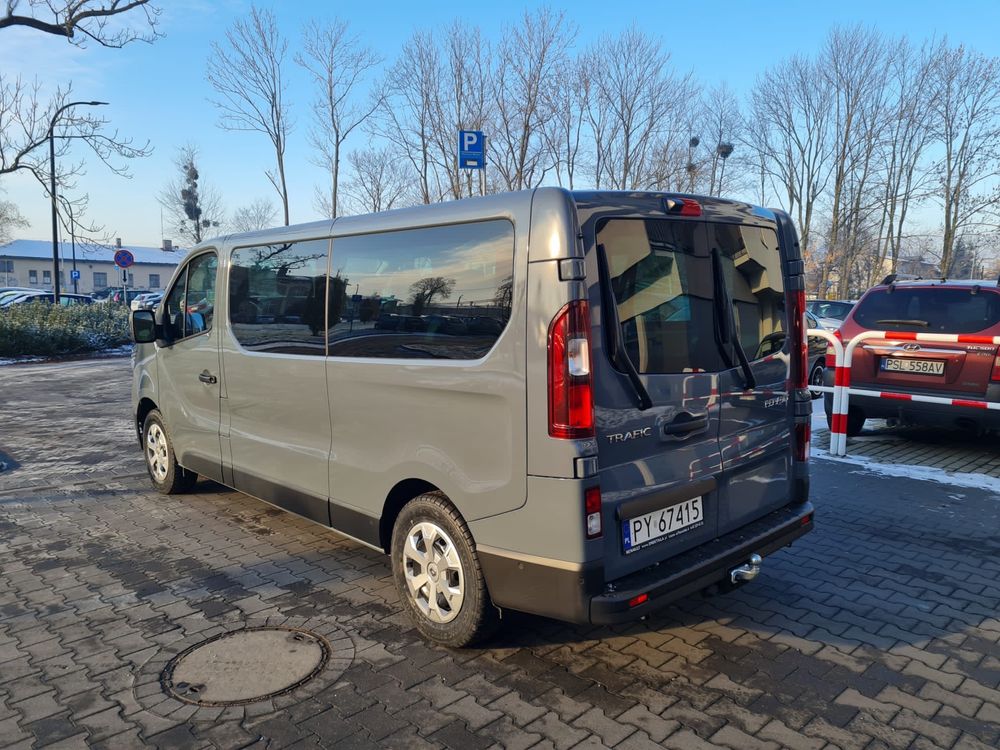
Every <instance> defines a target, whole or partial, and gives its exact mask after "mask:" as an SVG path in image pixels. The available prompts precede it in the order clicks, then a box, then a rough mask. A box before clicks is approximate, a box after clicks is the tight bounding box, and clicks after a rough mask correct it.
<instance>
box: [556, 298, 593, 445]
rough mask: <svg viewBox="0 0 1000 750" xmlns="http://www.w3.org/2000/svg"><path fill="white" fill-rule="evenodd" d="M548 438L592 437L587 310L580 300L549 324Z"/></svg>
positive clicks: (568, 306) (591, 395)
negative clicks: (549, 436)
mask: <svg viewBox="0 0 1000 750" xmlns="http://www.w3.org/2000/svg"><path fill="white" fill-rule="evenodd" d="M549 435H551V436H552V437H555V438H564V439H569V440H578V439H580V438H590V437H593V436H594V397H593V387H592V380H591V369H590V307H589V305H588V304H587V303H586V302H585V301H584V300H574V301H573V302H570V303H569V304H568V305H566V306H565V307H564V308H563V309H562V310H560V311H559V314H558V315H556V317H555V318H554V319H553V320H552V323H551V324H550V325H549Z"/></svg>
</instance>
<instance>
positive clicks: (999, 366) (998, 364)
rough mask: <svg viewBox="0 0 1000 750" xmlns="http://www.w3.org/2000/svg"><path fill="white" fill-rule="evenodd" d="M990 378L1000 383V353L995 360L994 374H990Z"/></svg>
mask: <svg viewBox="0 0 1000 750" xmlns="http://www.w3.org/2000/svg"><path fill="white" fill-rule="evenodd" d="M990 380H992V381H993V382H994V383H1000V354H998V355H997V356H996V359H994V360H993V374H992V375H990Z"/></svg>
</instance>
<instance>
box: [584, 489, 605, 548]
mask: <svg viewBox="0 0 1000 750" xmlns="http://www.w3.org/2000/svg"><path fill="white" fill-rule="evenodd" d="M583 513H584V517H585V518H586V529H587V539H597V538H598V537H599V536H601V534H603V533H604V529H603V528H602V527H601V488H600V487H588V488H587V489H586V490H584V492H583Z"/></svg>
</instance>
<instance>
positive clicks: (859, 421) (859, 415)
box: [826, 406, 865, 437]
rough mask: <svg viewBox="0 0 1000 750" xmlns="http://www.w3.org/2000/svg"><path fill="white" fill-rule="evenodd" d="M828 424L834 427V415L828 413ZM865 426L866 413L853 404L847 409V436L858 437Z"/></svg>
mask: <svg viewBox="0 0 1000 750" xmlns="http://www.w3.org/2000/svg"><path fill="white" fill-rule="evenodd" d="M826 426H827V427H829V428H830V429H831V430H832V429H833V417H832V416H831V414H830V412H827V413H826ZM864 428H865V413H864V412H863V411H861V410H860V409H856V408H854V407H853V406H852V407H850V408H849V409H848V410H847V437H857V436H858V435H860V434H861V431H862V430H864Z"/></svg>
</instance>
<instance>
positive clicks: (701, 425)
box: [663, 412, 708, 435]
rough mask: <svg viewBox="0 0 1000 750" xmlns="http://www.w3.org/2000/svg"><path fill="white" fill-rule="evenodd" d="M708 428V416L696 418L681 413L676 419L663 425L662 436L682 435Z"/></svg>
mask: <svg viewBox="0 0 1000 750" xmlns="http://www.w3.org/2000/svg"><path fill="white" fill-rule="evenodd" d="M707 427H708V416H707V415H703V416H700V417H696V416H694V415H693V414H688V413H687V412H681V413H680V414H678V415H677V416H676V417H674V419H673V421H672V422H667V423H666V424H665V425H663V434H664V435H683V434H684V433H687V432H695V431H696V430H704V429H706V428H707Z"/></svg>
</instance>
